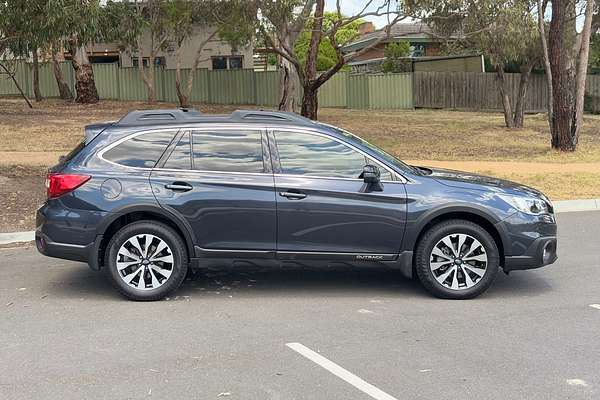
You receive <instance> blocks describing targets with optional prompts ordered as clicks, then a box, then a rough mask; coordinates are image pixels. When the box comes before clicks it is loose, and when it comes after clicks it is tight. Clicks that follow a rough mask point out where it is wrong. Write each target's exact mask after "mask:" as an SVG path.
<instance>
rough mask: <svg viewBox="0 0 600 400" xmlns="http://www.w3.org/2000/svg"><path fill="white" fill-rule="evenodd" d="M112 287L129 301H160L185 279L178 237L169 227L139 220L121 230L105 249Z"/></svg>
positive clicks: (183, 254)
mask: <svg viewBox="0 0 600 400" xmlns="http://www.w3.org/2000/svg"><path fill="white" fill-rule="evenodd" d="M106 267H107V268H106V271H107V274H108V277H109V278H110V280H111V282H112V283H113V285H114V286H115V287H116V288H117V290H118V291H119V292H121V293H122V294H123V295H124V296H126V297H127V298H129V299H132V300H142V301H144V300H145V301H152V300H159V299H162V298H163V297H165V296H167V295H169V294H170V293H172V292H173V291H175V290H176V289H177V288H179V286H180V285H181V283H182V282H183V280H184V279H185V276H186V273H187V269H188V259H187V254H186V250H185V245H184V243H183V241H182V240H181V237H180V236H179V235H178V234H177V233H176V232H175V231H174V230H173V229H172V228H170V227H169V226H168V225H165V224H163V223H161V222H157V221H138V222H134V223H132V224H129V225H127V226H125V227H123V228H121V229H120V230H119V231H118V232H117V233H116V234H115V235H114V236H113V237H112V239H111V240H110V242H109V244H108V247H107V250H106Z"/></svg>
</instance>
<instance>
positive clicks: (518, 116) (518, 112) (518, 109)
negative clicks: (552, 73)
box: [513, 64, 533, 128]
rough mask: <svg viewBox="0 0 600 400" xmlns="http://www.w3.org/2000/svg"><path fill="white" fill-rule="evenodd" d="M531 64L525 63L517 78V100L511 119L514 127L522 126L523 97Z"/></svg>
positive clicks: (525, 94) (525, 95) (523, 113)
mask: <svg viewBox="0 0 600 400" xmlns="http://www.w3.org/2000/svg"><path fill="white" fill-rule="evenodd" d="M532 69H533V64H526V65H524V66H522V67H521V79H520V80H519V93H518V94H517V102H516V104H515V117H514V120H513V127H514V128H522V127H523V120H524V116H525V98H526V97H527V89H529V77H530V76H531V70H532Z"/></svg>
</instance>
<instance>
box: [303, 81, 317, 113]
mask: <svg viewBox="0 0 600 400" xmlns="http://www.w3.org/2000/svg"><path fill="white" fill-rule="evenodd" d="M318 109H319V98H318V89H315V88H313V86H311V85H307V86H304V93H303V95H302V110H301V114H302V116H304V117H306V118H310V119H312V120H313V121H316V120H317V117H318V115H317V110H318Z"/></svg>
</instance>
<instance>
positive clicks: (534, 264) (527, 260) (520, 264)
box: [504, 236, 558, 271]
mask: <svg viewBox="0 0 600 400" xmlns="http://www.w3.org/2000/svg"><path fill="white" fill-rule="evenodd" d="M557 259H558V256H557V254H556V236H547V237H540V238H537V239H536V240H534V241H533V243H531V245H530V246H529V248H528V249H527V250H526V251H525V253H524V254H522V255H519V256H506V257H505V259H504V270H505V271H515V270H523V269H534V268H540V267H543V266H546V265H549V264H552V263H553V262H555V261H556V260H557Z"/></svg>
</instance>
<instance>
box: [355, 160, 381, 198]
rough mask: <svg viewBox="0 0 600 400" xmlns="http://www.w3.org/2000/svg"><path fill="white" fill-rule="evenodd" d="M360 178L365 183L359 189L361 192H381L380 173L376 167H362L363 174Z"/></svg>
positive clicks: (368, 165)
mask: <svg viewBox="0 0 600 400" xmlns="http://www.w3.org/2000/svg"><path fill="white" fill-rule="evenodd" d="M360 177H361V178H362V179H363V181H365V184H364V185H363V187H362V188H361V192H382V191H383V185H382V184H381V172H379V168H378V167H377V166H376V165H370V164H367V165H365V166H364V167H363V172H362V173H361V174H360Z"/></svg>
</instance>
